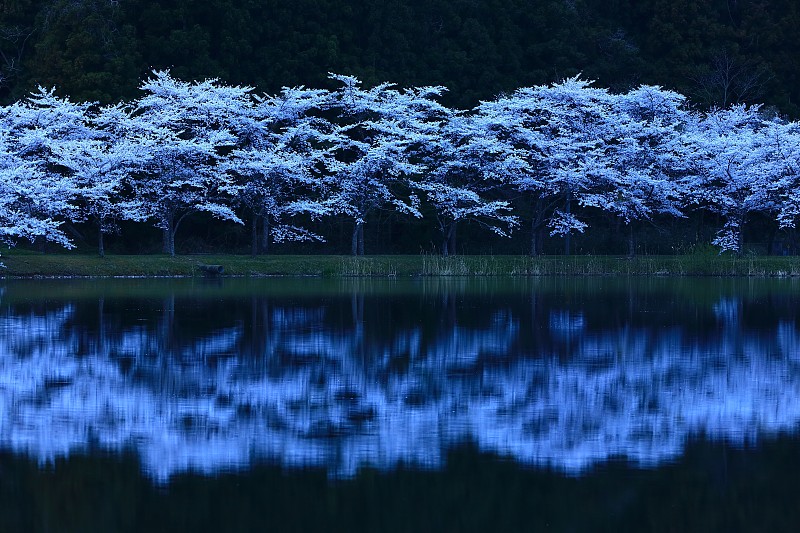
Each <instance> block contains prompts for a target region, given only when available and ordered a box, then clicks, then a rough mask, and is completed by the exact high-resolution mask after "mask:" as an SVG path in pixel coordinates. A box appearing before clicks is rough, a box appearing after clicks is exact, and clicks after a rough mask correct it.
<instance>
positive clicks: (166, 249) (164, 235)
mask: <svg viewBox="0 0 800 533" xmlns="http://www.w3.org/2000/svg"><path fill="white" fill-rule="evenodd" d="M161 239H162V242H163V245H162V247H161V251H162V252H163V253H165V254H167V255H173V256H174V255H175V233H173V231H172V223H171V221H170V223H169V225H168V226H167V227H166V228H163V229H162V230H161Z"/></svg>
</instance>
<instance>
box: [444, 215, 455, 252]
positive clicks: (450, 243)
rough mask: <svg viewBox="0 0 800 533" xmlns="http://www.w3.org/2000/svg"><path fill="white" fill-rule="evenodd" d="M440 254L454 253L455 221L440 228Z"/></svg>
mask: <svg viewBox="0 0 800 533" xmlns="http://www.w3.org/2000/svg"><path fill="white" fill-rule="evenodd" d="M442 233H443V234H444V238H443V239H442V256H444V257H447V256H449V255H456V222H451V223H450V224H448V225H447V226H444V227H443V228H442Z"/></svg>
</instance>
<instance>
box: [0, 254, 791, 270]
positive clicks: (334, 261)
mask: <svg viewBox="0 0 800 533" xmlns="http://www.w3.org/2000/svg"><path fill="white" fill-rule="evenodd" d="M0 261H2V262H3V264H4V265H5V268H3V269H0V276H3V277H69V276H78V277H94V276H99V277H124V276H203V271H202V270H201V268H200V265H222V266H223V267H224V275H225V276H253V277H255V276H330V277H337V276H553V275H556V276H557V275H579V276H580V275H635V276H781V277H784V276H800V257H757V256H753V257H741V258H735V257H730V256H717V255H676V256H640V257H635V258H633V259H628V258H623V257H614V256H570V257H565V256H542V257H527V256H455V257H438V256H429V255H419V256H412V255H401V256H368V257H349V256H313V255H311V256H297V255H281V256H265V257H258V258H253V257H250V256H241V255H182V256H176V257H169V256H164V255H111V256H107V257H105V258H100V257H96V256H93V255H80V254H39V253H33V252H25V251H17V250H12V251H10V252H4V253H3V255H2V257H1V258H0Z"/></svg>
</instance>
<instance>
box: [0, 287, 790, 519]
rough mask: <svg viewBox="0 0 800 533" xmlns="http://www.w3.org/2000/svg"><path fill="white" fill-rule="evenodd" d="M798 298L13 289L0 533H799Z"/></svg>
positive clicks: (745, 290) (2, 416)
mask: <svg viewBox="0 0 800 533" xmlns="http://www.w3.org/2000/svg"><path fill="white" fill-rule="evenodd" d="M799 422H800V283H798V282H797V281H794V280H747V279H738V280H732V279H727V280H720V279H653V280H647V279H639V278H636V279H618V278H567V279H505V280H495V279H478V280H467V279H449V280H438V279H422V280H394V281H392V280H390V281H386V280H363V279H362V280H358V279H354V280H333V281H331V280H318V279H288V280H287V279H270V280H260V281H247V280H223V281H220V282H202V281H198V280H127V281H103V282H98V281H91V282H84V281H81V282H74V281H58V282H55V281H26V282H10V281H9V282H5V284H4V285H3V286H2V288H0V531H16V530H20V531H28V530H40V531H159V530H163V531H174V530H176V529H177V530H192V531H197V530H211V531H228V530H234V531H263V530H267V529H275V530H279V531H287V530H297V531H303V530H337V529H338V530H344V531H360V530H363V531H387V530H396V531H426V530H431V531H448V530H450V531H464V530H474V531H491V530H495V531H497V530H514V531H529V530H536V529H540V528H549V529H552V530H587V529H588V530H613V531H619V530H675V531H683V530H687V529H694V530H698V531H707V530H726V531H728V530H753V529H754V530H789V531H791V530H797V529H798V528H800V489H798V488H797V486H798V480H799V479H800V440H798V435H797V430H798V427H799V426H798V423H799Z"/></svg>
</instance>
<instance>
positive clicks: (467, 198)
mask: <svg viewBox="0 0 800 533" xmlns="http://www.w3.org/2000/svg"><path fill="white" fill-rule="evenodd" d="M435 111H436V114H435V115H434V116H433V117H432V118H433V120H431V119H430V118H429V119H428V120H425V121H421V122H420V123H421V125H422V126H424V129H423V130H422V131H423V133H424V134H425V140H424V142H422V143H421V145H420V146H419V147H418V148H417V151H418V156H419V157H421V159H422V161H424V163H425V169H424V171H423V174H422V176H421V178H420V179H419V180H417V181H415V182H413V183H412V187H414V188H415V189H417V190H419V191H421V192H422V193H423V195H422V196H423V198H424V203H425V204H426V205H427V206H429V209H430V210H432V211H433V213H434V218H435V220H436V225H437V227H438V229H439V231H440V233H441V234H442V255H445V256H446V255H451V254H455V253H456V228H457V227H458V225H459V224H460V223H462V222H466V221H472V222H476V223H477V224H478V225H480V226H482V227H485V228H487V229H489V230H490V231H493V232H494V233H496V234H498V235H502V236H508V235H509V234H510V232H511V230H512V229H513V228H515V227H516V226H517V218H516V217H515V216H512V215H511V214H510V211H511V206H510V205H509V203H508V202H507V201H505V200H498V199H494V200H492V199H487V198H486V195H487V194H489V193H490V192H491V191H492V190H493V189H498V188H499V187H500V185H501V181H500V180H499V179H498V177H499V176H501V175H505V174H506V173H508V172H509V170H510V167H513V166H515V159H514V158H513V157H512V156H511V154H509V153H508V151H506V149H507V146H506V145H504V144H502V143H497V142H495V139H494V138H493V137H492V136H491V135H487V134H486V133H487V132H486V130H485V127H486V124H485V123H483V122H482V121H481V120H480V119H481V118H482V117H481V116H480V115H478V116H470V115H466V114H463V113H457V112H454V111H452V110H449V109H446V108H440V109H436V110H435Z"/></svg>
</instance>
